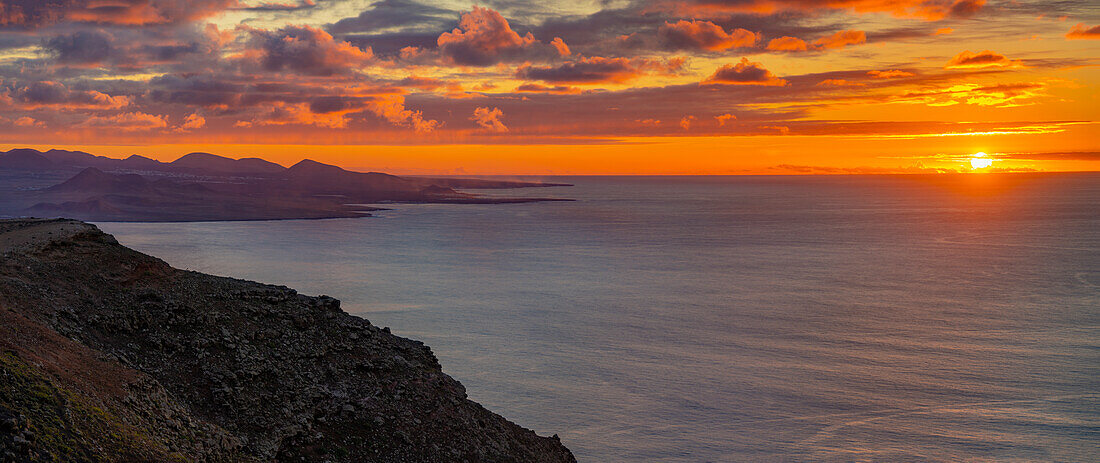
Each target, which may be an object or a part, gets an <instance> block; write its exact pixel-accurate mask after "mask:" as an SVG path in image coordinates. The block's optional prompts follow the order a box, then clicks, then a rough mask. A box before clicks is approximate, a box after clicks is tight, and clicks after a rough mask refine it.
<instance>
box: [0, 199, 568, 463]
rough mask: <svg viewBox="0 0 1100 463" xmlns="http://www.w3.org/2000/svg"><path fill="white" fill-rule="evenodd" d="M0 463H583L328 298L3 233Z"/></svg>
mask: <svg viewBox="0 0 1100 463" xmlns="http://www.w3.org/2000/svg"><path fill="white" fill-rule="evenodd" d="M0 461H4V462H7V461H18V462H22V461H120V462H121V461H125V462H140V461H148V462H163V461H181V462H184V461H195V462H221V461H225V462H238V461H257V462H259V461H325V462H573V461H576V460H575V459H574V458H573V455H572V454H571V453H570V452H569V450H568V449H566V448H565V447H564V446H563V445H562V444H561V442H560V441H559V440H558V439H557V438H556V436H555V437H540V436H537V435H536V434H535V433H534V432H532V431H530V430H527V429H524V428H522V427H520V426H518V425H516V424H514V423H511V422H509V421H508V420H506V419H504V418H503V417H501V416H499V415H496V414H494V413H492V412H490V411H488V410H486V409H485V408H484V407H482V406H480V405H478V404H477V403H475V402H473V401H470V400H469V399H467V397H466V393H465V389H464V388H463V387H462V385H461V384H460V383H459V382H458V381H456V380H454V379H453V378H451V377H449V376H447V375H446V374H444V373H443V372H442V369H441V367H440V365H439V362H438V360H437V359H436V358H435V356H434V355H433V354H432V352H431V350H430V349H429V348H428V347H427V346H425V345H424V344H422V343H420V342H417V341H413V340H409V339H404V338H401V337H398V336H394V335H392V334H390V333H389V331H388V330H387V329H380V328H378V327H376V326H373V325H371V323H370V322H369V321H367V320H365V319H362V318H359V317H354V316H351V315H348V314H347V313H345V312H343V311H342V310H340V302H339V301H337V300H335V299H332V298H330V297H325V296H320V297H309V296H303V295H300V294H298V293H297V292H295V291H294V290H293V289H290V288H286V287H282V286H271V285H264V284H260V283H254V282H249V281H244V280H237V279H232V278H223V277H215V276H211V275H206V274H202V273H197V272H190V271H183V270H178V269H175V268H172V267H170V266H169V265H168V264H166V263H165V262H163V261H161V260H159V259H156V258H154V257H150V256H147V255H144V254H141V253H138V252H136V251H133V250H131V249H128V248H126V247H124V246H121V245H119V244H118V243H117V242H116V241H115V240H114V238H113V237H111V236H110V235H107V234H105V233H103V232H101V231H100V230H99V229H98V228H96V227H95V226H93V225H90V224H86V223H83V222H78V221H73V220H25V219H20V220H0Z"/></svg>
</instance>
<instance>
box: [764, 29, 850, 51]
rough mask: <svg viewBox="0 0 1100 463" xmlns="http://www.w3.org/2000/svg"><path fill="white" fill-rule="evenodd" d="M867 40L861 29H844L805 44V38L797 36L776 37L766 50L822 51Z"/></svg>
mask: <svg viewBox="0 0 1100 463" xmlns="http://www.w3.org/2000/svg"><path fill="white" fill-rule="evenodd" d="M866 42H867V34H866V33H864V32H863V31H856V30H846V31H840V32H837V33H835V34H833V35H830V36H828V37H822V38H820V39H817V40H814V42H813V43H812V44H807V43H806V41H805V40H802V39H800V38H797V37H790V36H784V37H779V38H777V39H772V40H771V41H770V42H768V47H767V48H768V50H773V51H791V52H795V51H810V50H813V51H823V50H831V49H836V48H843V47H846V46H848V45H858V44H861V43H866Z"/></svg>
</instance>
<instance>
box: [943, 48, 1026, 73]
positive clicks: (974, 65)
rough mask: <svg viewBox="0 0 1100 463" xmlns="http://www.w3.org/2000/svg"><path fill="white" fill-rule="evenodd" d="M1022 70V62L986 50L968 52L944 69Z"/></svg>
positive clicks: (961, 54)
mask: <svg viewBox="0 0 1100 463" xmlns="http://www.w3.org/2000/svg"><path fill="white" fill-rule="evenodd" d="M991 67H996V68H1022V67H1024V64H1023V62H1022V61H1019V60H1016V61H1013V60H1010V59H1008V58H1006V57H1005V56H1004V55H1001V54H997V53H994V52H992V51H989V50H985V51H983V52H981V53H973V52H971V51H970V50H966V51H964V52H962V53H959V54H958V55H955V57H954V58H951V61H948V62H947V64H946V65H945V66H944V69H984V68H991Z"/></svg>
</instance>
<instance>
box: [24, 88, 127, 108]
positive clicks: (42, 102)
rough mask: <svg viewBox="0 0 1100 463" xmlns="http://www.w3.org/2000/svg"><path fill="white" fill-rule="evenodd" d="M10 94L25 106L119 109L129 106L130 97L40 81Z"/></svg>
mask: <svg viewBox="0 0 1100 463" xmlns="http://www.w3.org/2000/svg"><path fill="white" fill-rule="evenodd" d="M9 95H10V96H11V98H12V101H14V102H17V103H20V104H21V105H22V106H23V107H25V108H32V109H33V108H39V107H52V108H56V109H62V110H72V109H119V108H122V107H125V106H129V105H130V103H131V99H130V97H127V96H123V95H119V96H111V95H108V94H106V93H103V92H100V91H96V90H71V89H69V88H68V87H66V86H65V84H63V83H60V82H53V81H39V82H33V83H30V84H27V85H20V86H16V87H14V88H13V89H12V90H11V91H10V92H9Z"/></svg>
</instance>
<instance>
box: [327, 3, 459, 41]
mask: <svg viewBox="0 0 1100 463" xmlns="http://www.w3.org/2000/svg"><path fill="white" fill-rule="evenodd" d="M456 14H457V12H456V11H453V10H448V9H443V8H439V7H435V6H431V5H425V4H422V3H418V2H414V1H409V0H382V1H380V2H375V3H372V4H371V6H370V9H367V10H365V11H363V12H362V13H359V16H356V17H354V18H344V19H341V20H339V21H337V22H335V23H333V24H330V25H329V26H328V30H329V31H330V32H332V33H333V34H355V33H363V32H376V31H381V30H388V29H399V30H402V31H408V30H412V31H429V30H430V31H438V30H440V29H443V28H445V27H447V25H449V24H453V23H454V17H455V15H456ZM434 36H435V35H434V34H433V37H434Z"/></svg>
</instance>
